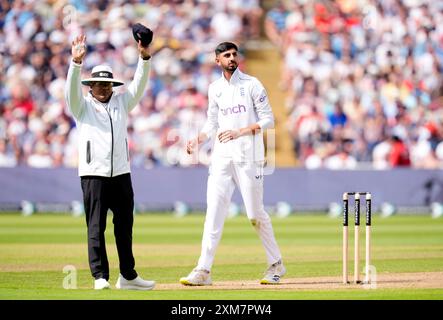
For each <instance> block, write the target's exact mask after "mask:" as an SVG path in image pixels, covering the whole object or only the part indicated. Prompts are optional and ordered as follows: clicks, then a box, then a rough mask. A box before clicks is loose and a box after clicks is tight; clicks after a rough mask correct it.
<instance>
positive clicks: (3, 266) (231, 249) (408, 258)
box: [0, 214, 443, 300]
mask: <svg viewBox="0 0 443 320" xmlns="http://www.w3.org/2000/svg"><path fill="white" fill-rule="evenodd" d="M203 221H204V216H203V215H201V214H195V215H188V216H186V217H183V218H176V217H174V216H172V215H171V214H143V215H141V214H139V215H137V216H136V218H135V225H134V237H133V240H134V255H135V258H136V267H137V271H138V272H139V274H140V275H141V276H143V277H146V278H152V279H155V280H156V281H157V283H159V284H163V283H177V281H178V279H179V278H180V277H181V276H183V275H186V274H187V273H189V271H190V270H191V269H192V268H193V267H194V266H195V264H196V262H197V259H198V256H199V253H200V243H201V233H202V229H203ZM340 222H341V221H340V219H334V218H329V217H327V216H324V215H309V216H308V215H295V216H290V217H288V218H284V219H282V218H273V225H274V231H275V234H276V237H277V241H278V243H279V245H280V248H281V251H282V253H283V257H284V261H285V265H286V267H287V269H288V277H290V278H297V277H317V276H339V275H340V274H341V267H342V265H341V248H342V247H341V245H342V242H341V241H342V234H341V224H340ZM350 235H351V236H350V241H352V240H353V238H352V232H350ZM361 238H362V239H361V241H362V245H363V243H364V236H363V233H362V234H361ZM106 239H107V248H108V256H109V262H110V267H111V279H110V281H111V283H112V284H114V283H115V280H116V277H117V276H118V258H117V253H116V249H115V244H114V236H113V225H112V214H110V217H109V219H108V229H107V231H106ZM350 244H352V242H350ZM372 247H373V251H372V264H373V265H375V266H376V268H377V274H383V273H399V272H401V273H404V272H432V271H440V272H441V271H443V219H432V218H431V217H429V216H393V217H390V218H385V219H383V218H381V217H380V216H375V217H374V218H373V232H372ZM352 249H353V246H351V245H350V253H351V252H352ZM362 255H364V253H363V250H362ZM351 257H352V254H351ZM67 265H72V266H74V267H75V268H76V270H77V287H78V289H77V290H65V289H63V286H62V284H63V280H64V278H65V276H66V275H67V274H65V273H63V268H64V267H65V266H67ZM265 268H266V261H265V255H264V251H263V248H262V246H261V243H260V241H259V239H258V236H257V235H256V233H255V231H254V229H253V227H252V226H251V225H250V224H249V222H248V220H247V219H246V217H244V216H240V217H236V218H232V219H227V220H226V224H225V229H224V234H223V238H222V240H221V243H220V246H219V248H218V250H217V256H216V259H215V264H214V267H213V281H214V282H217V281H225V280H258V279H259V277H260V276H261V275H262V272H263V270H264V269H265ZM92 283H93V281H92V278H91V276H90V273H89V268H88V263H87V244H86V226H85V221H84V218H74V217H71V216H69V215H61V214H58V215H54V214H35V215H33V216H29V217H23V216H21V215H19V214H0V299H14V300H20V299H122V300H124V299H149V300H167V299H174V300H175V299H178V300H199V299H246V300H250V299H261V300H268V299H408V300H409V299H439V300H441V299H443V288H440V289H413V288H405V289H376V290H365V289H350V288H349V289H341V290H327V289H324V290H305V289H304V290H287V289H285V290H279V288H278V287H266V288H264V289H262V290H249V289H248V290H215V289H211V290H202V289H198V290H192V289H191V290H189V289H186V290H184V289H177V290H153V291H150V292H132V291H129V292H128V291H118V290H108V291H104V292H96V291H94V290H91V287H92Z"/></svg>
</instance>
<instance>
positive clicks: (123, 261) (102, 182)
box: [81, 173, 137, 280]
mask: <svg viewBox="0 0 443 320" xmlns="http://www.w3.org/2000/svg"><path fill="white" fill-rule="evenodd" d="M81 186H82V190H83V202H84V206H85V213H86V225H87V227H88V257H89V267H90V269H91V274H92V276H93V277H94V278H95V279H99V278H104V279H106V280H109V262H108V256H107V254H106V245H105V230H106V216H107V213H108V209H111V211H112V213H113V219H112V222H113V224H114V235H115V242H116V245H117V252H118V258H119V262H120V273H121V275H122V276H123V277H124V278H125V279H127V280H132V279H134V278H136V277H137V272H136V271H135V269H134V268H135V260H134V255H133V253H132V226H133V224H134V216H133V214H134V191H133V189H132V181H131V175H130V174H129V173H127V174H122V175H119V176H116V177H112V178H107V177H98V176H83V177H81Z"/></svg>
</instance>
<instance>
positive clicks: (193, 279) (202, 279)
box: [180, 268, 212, 286]
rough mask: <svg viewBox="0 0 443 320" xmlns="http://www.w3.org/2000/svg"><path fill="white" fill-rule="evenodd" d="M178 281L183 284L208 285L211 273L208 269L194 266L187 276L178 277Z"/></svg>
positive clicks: (210, 281) (210, 282)
mask: <svg viewBox="0 0 443 320" xmlns="http://www.w3.org/2000/svg"><path fill="white" fill-rule="evenodd" d="M180 283H181V284H183V285H185V286H210V285H211V284H212V280H211V274H210V272H209V271H208V270H204V269H197V268H196V269H194V270H192V272H191V273H190V274H189V275H188V276H187V277H183V278H180Z"/></svg>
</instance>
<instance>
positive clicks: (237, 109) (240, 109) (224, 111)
mask: <svg viewBox="0 0 443 320" xmlns="http://www.w3.org/2000/svg"><path fill="white" fill-rule="evenodd" d="M220 111H221V113H222V114H223V115H224V116H227V115H228V114H232V113H242V112H246V107H245V106H244V105H242V104H239V105H238V106H236V107H230V108H226V109H220Z"/></svg>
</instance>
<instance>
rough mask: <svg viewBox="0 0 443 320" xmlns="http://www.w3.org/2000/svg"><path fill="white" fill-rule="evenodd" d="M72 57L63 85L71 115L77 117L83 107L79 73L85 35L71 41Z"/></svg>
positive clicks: (84, 45)
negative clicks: (64, 84)
mask: <svg viewBox="0 0 443 320" xmlns="http://www.w3.org/2000/svg"><path fill="white" fill-rule="evenodd" d="M71 53H72V59H71V62H70V64H69V71H68V77H67V80H66V86H65V97H66V101H67V104H68V107H69V110H71V112H72V114H73V116H74V117H75V118H77V119H78V118H79V117H80V116H81V113H82V110H83V109H84V107H85V99H84V98H83V94H82V89H81V82H80V73H81V67H82V62H83V58H84V57H85V55H86V36H84V35H80V36H77V37H76V38H75V39H74V41H72V48H71Z"/></svg>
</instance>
